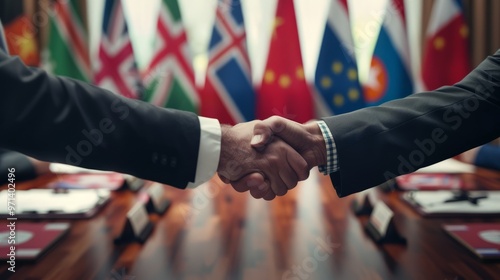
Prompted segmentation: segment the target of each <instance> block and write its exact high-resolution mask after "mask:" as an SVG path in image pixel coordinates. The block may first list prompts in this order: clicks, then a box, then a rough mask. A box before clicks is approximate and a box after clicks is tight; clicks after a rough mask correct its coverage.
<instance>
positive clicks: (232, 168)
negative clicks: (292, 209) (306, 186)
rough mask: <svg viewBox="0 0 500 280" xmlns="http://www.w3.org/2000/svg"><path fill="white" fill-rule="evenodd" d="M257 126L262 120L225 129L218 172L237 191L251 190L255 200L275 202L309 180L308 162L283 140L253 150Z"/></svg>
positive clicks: (223, 130)
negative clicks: (276, 197) (252, 141)
mask: <svg viewBox="0 0 500 280" xmlns="http://www.w3.org/2000/svg"><path fill="white" fill-rule="evenodd" d="M257 123H259V121H253V122H248V123H242V124H238V125H236V126H234V127H229V126H222V139H221V155H220V160H219V166H218V168H217V171H218V174H219V177H220V178H221V179H222V180H223V181H224V182H225V183H231V184H232V185H233V187H234V188H235V190H237V191H239V192H243V191H250V193H251V195H252V196H253V197H255V198H264V199H266V200H271V199H273V198H274V197H275V196H276V195H278V196H281V195H284V194H286V193H287V191H288V190H289V189H291V188H293V187H295V186H296V185H297V182H298V181H302V180H305V179H307V177H308V176H309V168H308V162H306V161H305V160H304V158H302V156H301V155H300V154H299V153H297V151H295V150H294V149H293V148H291V147H290V146H289V145H287V144H286V143H284V142H283V141H272V142H268V143H266V145H263V146H262V147H260V148H259V149H258V150H257V149H253V148H252V147H251V146H250V141H251V139H252V137H253V133H254V125H255V124H257ZM264 178H265V180H264Z"/></svg>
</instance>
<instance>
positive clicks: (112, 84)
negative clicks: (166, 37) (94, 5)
mask: <svg viewBox="0 0 500 280" xmlns="http://www.w3.org/2000/svg"><path fill="white" fill-rule="evenodd" d="M94 83H95V84H96V85H98V86H101V87H103V88H106V89H108V90H110V91H112V92H114V93H117V94H121V95H123V96H125V97H129V98H139V97H140V95H141V93H142V90H141V80H140V76H139V71H138V69H137V64H136V63H135V58H134V50H133V48H132V42H131V41H130V37H129V35H128V28H127V21H126V20H125V15H124V13H123V7H122V2H121V1H120V0H106V2H105V4H104V17H103V21H102V36H101V43H100V46H99V58H98V59H97V65H96V71H95V76H94Z"/></svg>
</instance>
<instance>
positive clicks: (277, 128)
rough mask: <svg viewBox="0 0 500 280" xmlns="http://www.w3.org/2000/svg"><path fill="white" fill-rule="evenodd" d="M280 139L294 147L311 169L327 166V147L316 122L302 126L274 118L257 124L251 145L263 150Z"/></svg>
mask: <svg viewBox="0 0 500 280" xmlns="http://www.w3.org/2000/svg"><path fill="white" fill-rule="evenodd" d="M276 137H278V138H279V139H281V140H283V141H285V142H286V143H287V144H289V145H290V146H292V147H293V148H294V149H295V150H296V151H297V152H299V153H300V154H301V155H302V157H304V159H305V160H306V161H307V163H308V165H309V169H311V168H313V167H314V166H318V165H325V164H326V145H325V140H324V138H323V134H322V133H321V129H320V128H319V126H318V124H317V123H316V122H309V123H306V124H300V123H297V122H294V121H291V120H287V119H285V118H282V117H278V116H274V117H270V118H268V119H265V120H263V121H261V122H258V123H257V124H255V128H254V136H253V138H252V141H251V144H252V146H253V147H254V148H256V149H262V148H263V147H265V146H266V145H268V144H269V143H272V141H273V140H274V139H275V138H276Z"/></svg>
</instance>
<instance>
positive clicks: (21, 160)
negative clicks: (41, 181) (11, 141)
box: [0, 149, 37, 185]
mask: <svg viewBox="0 0 500 280" xmlns="http://www.w3.org/2000/svg"><path fill="white" fill-rule="evenodd" d="M9 168H15V170H16V173H15V175H16V182H19V181H24V180H30V179H34V178H36V176H37V174H36V170H35V166H33V164H32V163H31V161H30V160H29V159H28V157H27V156H25V155H23V154H20V153H17V152H12V151H7V150H2V149H0V185H3V184H6V183H7V182H8V181H7V179H9V177H8V174H9Z"/></svg>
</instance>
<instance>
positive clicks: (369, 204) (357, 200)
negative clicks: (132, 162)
mask: <svg viewBox="0 0 500 280" xmlns="http://www.w3.org/2000/svg"><path fill="white" fill-rule="evenodd" d="M370 192H371V190H365V191H362V192H360V193H357V194H355V197H354V199H353V201H352V202H351V209H352V211H353V212H354V214H356V215H358V216H360V215H370V214H371V213H372V211H373V200H374V199H373V197H372V196H371V195H370Z"/></svg>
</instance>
